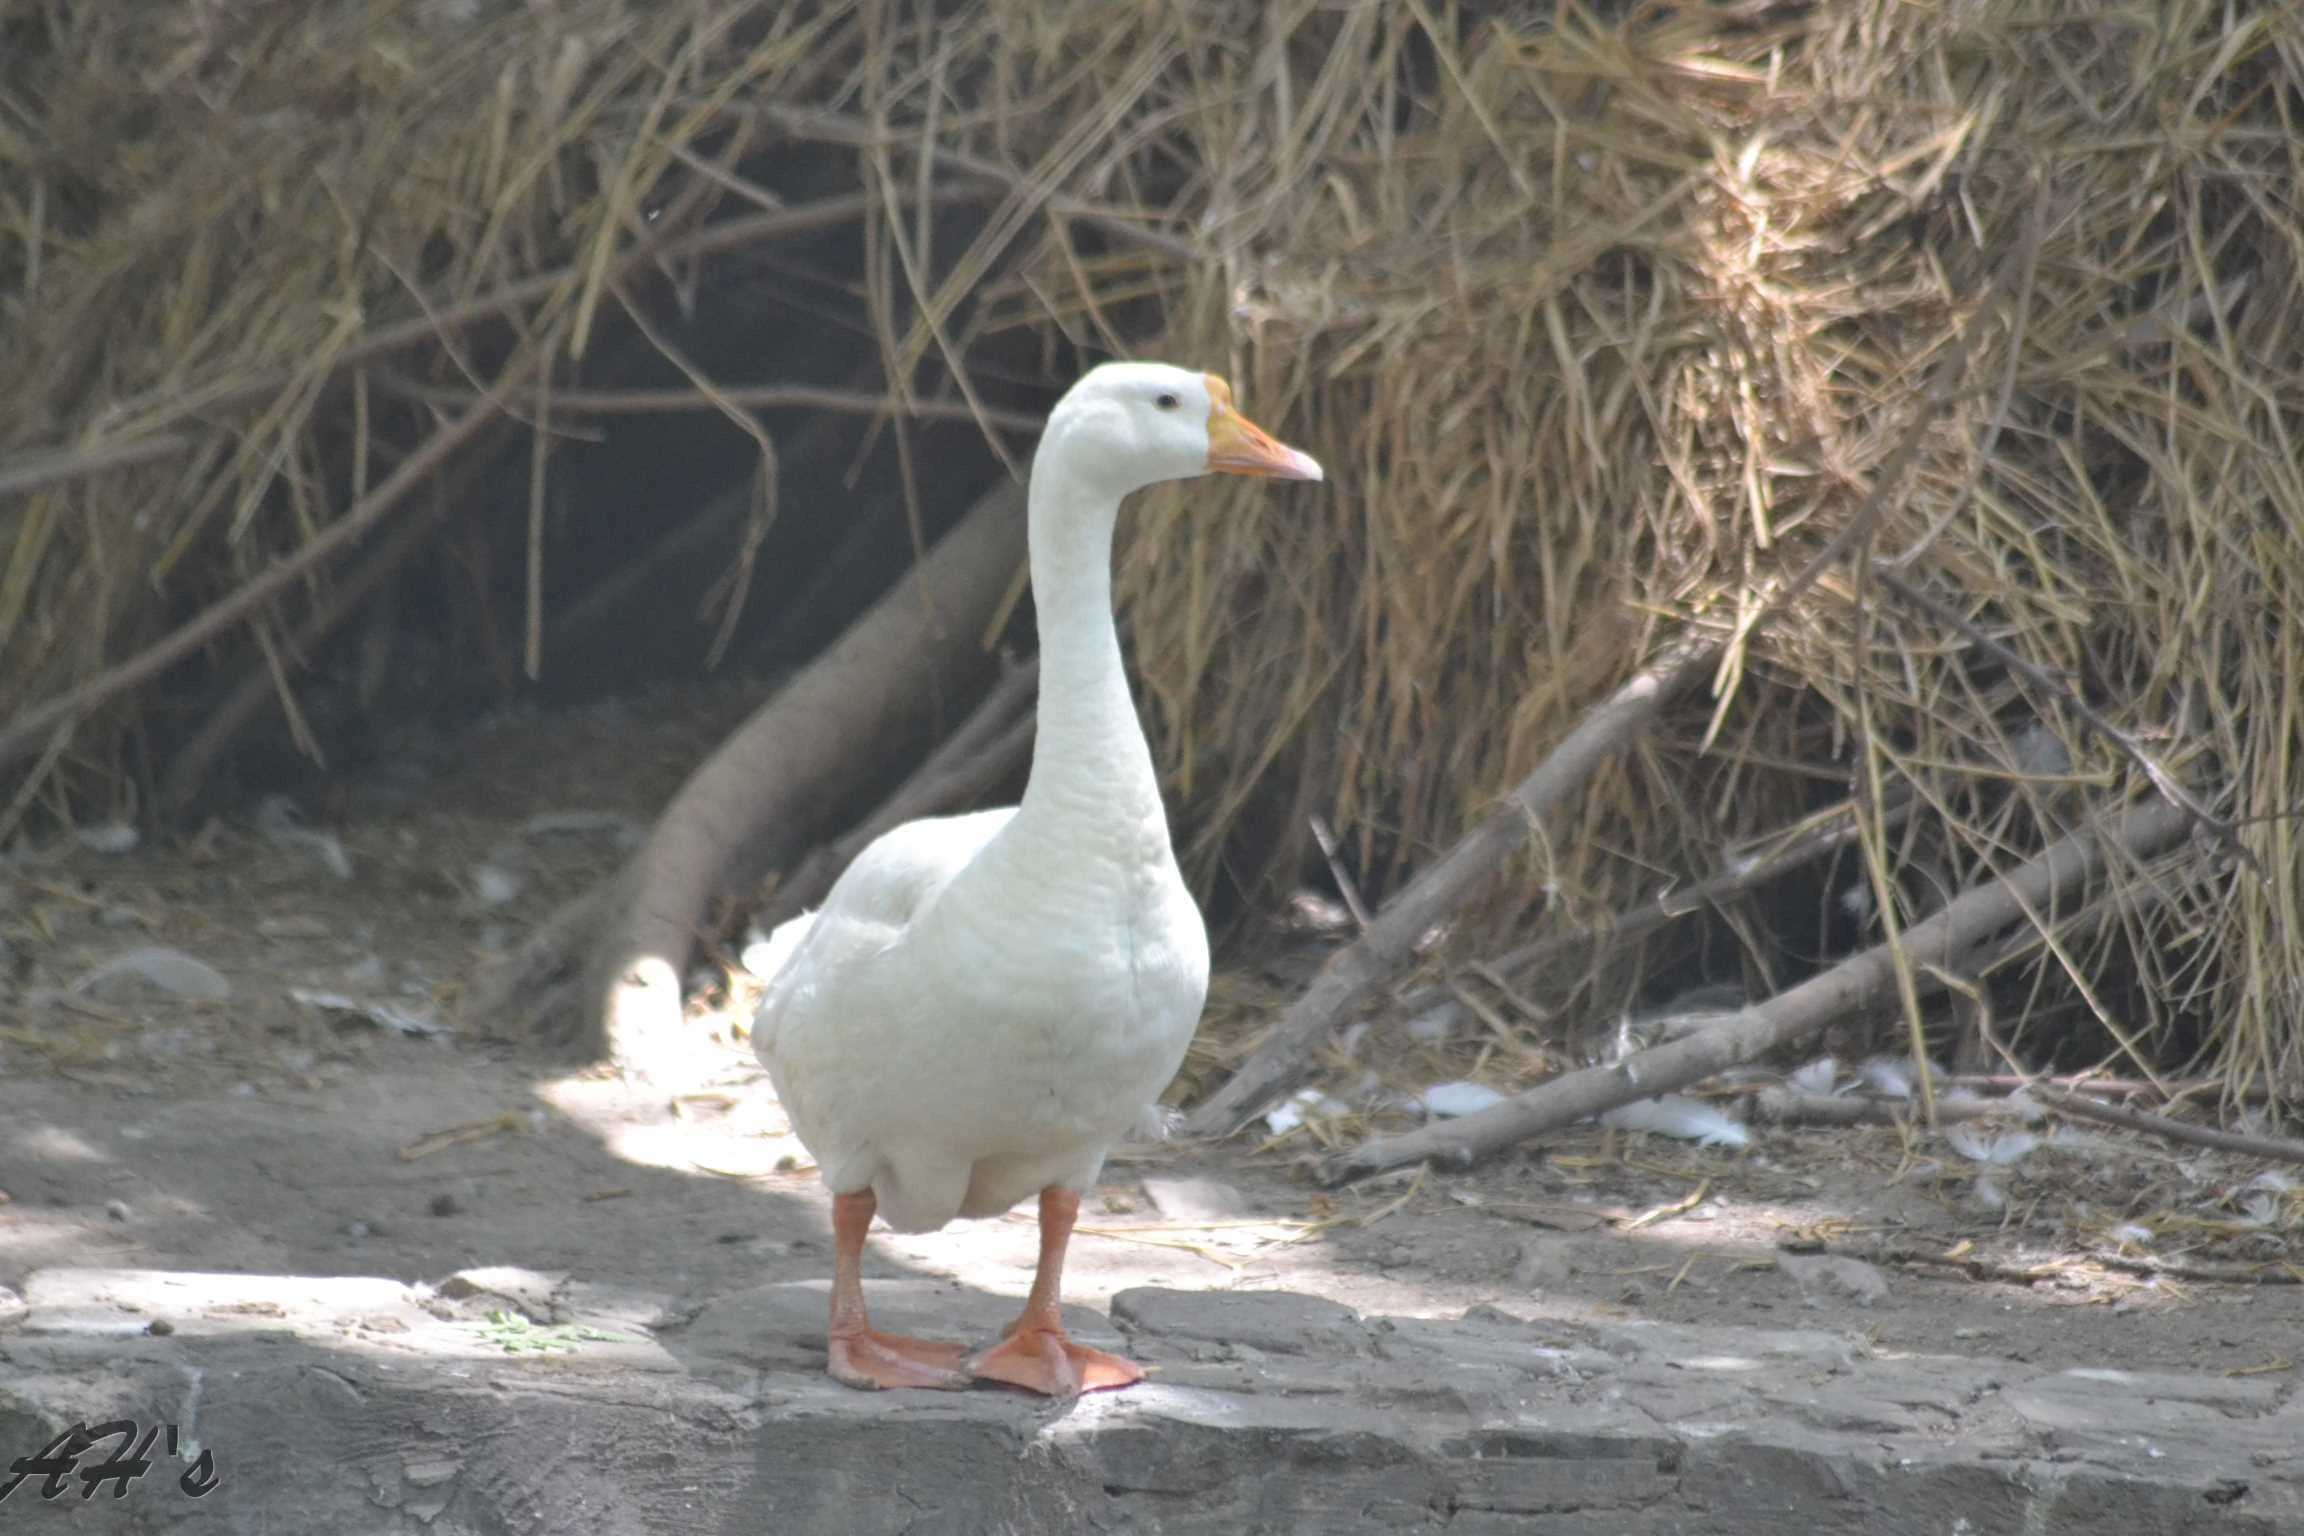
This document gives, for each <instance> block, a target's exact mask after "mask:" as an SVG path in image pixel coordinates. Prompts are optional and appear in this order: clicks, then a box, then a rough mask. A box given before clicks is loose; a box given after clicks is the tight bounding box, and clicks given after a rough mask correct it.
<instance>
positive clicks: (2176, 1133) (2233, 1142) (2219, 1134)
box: [2032, 1086, 2304, 1163]
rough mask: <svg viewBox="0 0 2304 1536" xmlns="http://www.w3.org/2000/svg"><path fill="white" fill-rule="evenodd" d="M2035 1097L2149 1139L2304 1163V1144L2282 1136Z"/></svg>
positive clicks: (2039, 1091)
mask: <svg viewBox="0 0 2304 1536" xmlns="http://www.w3.org/2000/svg"><path fill="white" fill-rule="evenodd" d="M2032 1097H2034V1098H2035V1099H2038V1100H2039V1101H2040V1103H2041V1104H2042V1105H2043V1106H2044V1107H2046V1108H2048V1109H2052V1110H2054V1111H2055V1112H2056V1113H2057V1114H2060V1115H2069V1116H2071V1117H2072V1118H2073V1119H2075V1120H2093V1121H2095V1122H2096V1123H2097V1124H2098V1125H2116V1126H2119V1127H2120V1128H2121V1129H2122V1130H2127V1131H2139V1132H2142V1133H2143V1134H2144V1135H2146V1136H2158V1137H2160V1138H2162V1139H2163V1140H2166V1141H2180V1142H2183V1143H2185V1144H2186V1145H2187V1146H2194V1147H2212V1148H2214V1149H2215V1150H2216V1151H2219V1152H2237V1153H2239V1154H2240V1155H2241V1156H2243V1157H2264V1158H2271V1159H2273V1160H2275V1161H2278V1162H2283V1163H2304V1141H2290V1140H2288V1139H2287V1138H2286V1137H2282V1136H2249V1135H2246V1134H2243V1133H2242V1132H2239V1131H2219V1130H2217V1129H2216V1128H2215V1127H2213V1126H2207V1125H2192V1124H2190V1123H2188V1122H2186V1121H2183V1120H2173V1119H2170V1118H2169V1117H2168V1116H2166V1115H2155V1114H2152V1113H2150V1112H2148V1111H2146V1110H2141V1109H2120V1108H2116V1107H2115V1106H2113V1105H2110V1104H2099V1103H2097V1102H2096V1101H2095V1100H2094V1099H2091V1098H2087V1097H2085V1096H2083V1095H2081V1094H2077V1093H2066V1092H2064V1091H2063V1090H2061V1089H2057V1088H2049V1087H2045V1086H2036V1087H2034V1088H2033V1090H2032Z"/></svg>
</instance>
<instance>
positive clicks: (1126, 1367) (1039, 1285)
mask: <svg viewBox="0 0 2304 1536" xmlns="http://www.w3.org/2000/svg"><path fill="white" fill-rule="evenodd" d="M1079 1217H1080V1196H1079V1193H1078V1192H1077V1191H1075V1190H1069V1189H1044V1190H1042V1191H1041V1192H1040V1267H1039V1269H1038V1270H1037V1271H1036V1272H1035V1273H1034V1274H1033V1276H1032V1294H1031V1295H1030V1296H1029V1297H1027V1298H1025V1302H1024V1313H1023V1315H1022V1316H1021V1317H1019V1318H1017V1319H1016V1321H1014V1322H1013V1323H1010V1324H1009V1325H1008V1328H1007V1331H1006V1332H1005V1333H1003V1334H1002V1335H1001V1338H1000V1342H999V1343H997V1344H995V1345H993V1346H991V1347H990V1348H989V1349H986V1350H982V1351H980V1352H979V1353H978V1354H977V1355H976V1357H975V1358H974V1359H973V1360H970V1361H969V1362H968V1369H969V1370H971V1371H973V1372H974V1373H975V1374H976V1375H977V1376H978V1377H979V1378H981V1379H982V1380H985V1381H1004V1382H1006V1383H1008V1384H1009V1385H1010V1386H1014V1387H1022V1388H1024V1389H1025V1390H1026V1391H1030V1392H1039V1393H1044V1394H1045V1395H1047V1396H1049V1397H1072V1396H1075V1395H1077V1394H1079V1393H1082V1392H1099V1391H1102V1390H1104V1389H1105V1388H1107V1387H1125V1386H1130V1385H1132V1384H1134V1383H1136V1382H1139V1381H1142V1380H1143V1379H1144V1368H1143V1367H1142V1366H1140V1365H1138V1364H1136V1363H1135V1362H1134V1361H1133V1360H1123V1359H1121V1358H1120V1357H1119V1356H1118V1355H1108V1354H1106V1353H1105V1352H1104V1351H1103V1350H1100V1349H1090V1348H1089V1347H1088V1346H1087V1345H1085V1344H1076V1343H1074V1342H1073V1341H1072V1339H1071V1338H1070V1337H1069V1336H1068V1335H1066V1333H1065V1332H1064V1317H1063V1313H1062V1311H1061V1310H1060V1305H1059V1301H1060V1293H1061V1292H1062V1290H1063V1286H1064V1249H1065V1245H1066V1244H1067V1243H1069V1242H1070V1241H1071V1238H1072V1224H1073V1223H1074V1222H1075V1221H1077V1220H1079Z"/></svg>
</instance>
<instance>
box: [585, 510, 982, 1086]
mask: <svg viewBox="0 0 2304 1536" xmlns="http://www.w3.org/2000/svg"><path fill="white" fill-rule="evenodd" d="M1024 556H1025V550H1024V488H1023V487H1022V486H1021V485H1018V484H1014V483H1011V482H1007V481H1003V482H1001V483H1000V484H999V485H997V486H995V487H994V488H993V489H992V490H991V491H989V492H987V493H986V494H985V495H984V496H983V497H982V498H981V499H980V500H979V501H978V502H977V503H976V505H975V507H974V508H973V509H972V510H971V511H970V512H969V513H968V515H967V516H966V517H965V518H963V519H961V521H960V523H959V525H958V526H957V527H955V528H954V529H953V530H952V531H951V532H950V533H947V534H946V535H945V536H944V537H943V539H942V540H940V541H939V542H938V543H937V545H936V547H935V548H934V549H933V550H931V551H930V552H929V554H928V556H927V557H926V558H925V559H923V560H922V561H920V563H919V564H917V565H915V566H914V567H913V568H912V570H911V571H910V572H909V573H908V574H907V575H906V576H905V577H904V579H903V580H902V581H901V582H899V583H897V585H896V586H895V588H894V589H893V590H891V591H890V592H889V593H888V594H887V595H886V596H884V597H882V598H881V599H880V600H879V602H877V603H875V604H874V605H873V606H872V608H871V609H870V610H869V611H868V612H866V613H865V615H864V616H863V617H862V618H860V619H858V620H857V621H856V622H855V623H854V624H853V625H851V626H850V627H849V629H848V631H847V633H846V634H844V635H842V636H841V637H840V639H839V641H838V642H837V643H835V644H834V645H833V646H832V647H831V648H830V649H828V650H826V651H825V652H824V653H823V654H822V655H820V656H818V657H817V658H816V659H815V660H814V661H812V662H810V663H809V664H808V665H807V667H805V668H804V669H802V670H801V671H800V673H799V674H798V675H796V676H795V677H794V678H793V679H792V680H791V681H790V682H788V683H786V684H785V685H784V687H783V688H781V689H780V690H778V692H777V694H776V696H775V697H774V698H772V699H770V700H769V701H768V702H767V703H766V704H765V705H763V706H762V707H761V708H760V709H759V710H758V711H757V712H755V713H754V714H753V716H752V718H751V719H750V720H748V721H746V722H745V724H744V725H743V727H742V728H741V729H739V730H738V731H737V732H736V733H735V734H734V735H732V736H730V737H729V738H728V740H727V741H725V742H723V743H722V744H721V745H720V747H719V748H718V749H717V750H716V751H714V752H713V754H712V755H711V756H710V757H709V758H707V759H706V760H705V761H704V762H703V764H702V765H700V766H699V767H698V768H697V770H696V771H695V772H694V773H693V774H691V775H690V776H689V778H688V781H687V783H686V784H684V785H682V786H681V788H680V791H679V793H678V794H676V795H674V796H673V798H672V802H671V803H670V804H669V805H667V806H666V807H665V808H664V812H663V814H662V815H661V816H659V817H658V818H657V821H656V825H655V828H654V830H653V831H651V832H650V834H649V837H648V841H647V842H646V843H645V844H644V845H643V846H642V847H641V848H640V850H639V852H638V853H637V854H635V855H634V856H633V859H632V861H631V863H630V864H628V865H627V866H626V869H625V873H624V875H623V876H622V877H620V879H619V881H618V895H617V898H616V911H617V916H616V917H615V919H614V921H613V923H612V925H611V928H610V931H609V933H608V934H607V936H606V942H605V943H604V944H603V945H602V947H601V951H600V965H599V968H598V969H597V970H596V971H595V972H594V981H593V985H592V987H591V989H590V996H591V998H592V999H594V1000H595V1001H596V1006H595V1007H592V1008H589V1009H587V1010H586V1016H585V1017H584V1018H582V1019H580V1020H579V1021H578V1027H579V1030H580V1032H581V1034H580V1039H581V1041H582V1043H583V1044H584V1045H585V1046H586V1048H587V1049H589V1050H593V1051H599V1050H602V1049H605V1051H606V1053H607V1054H608V1056H609V1057H610V1059H612V1060H613V1061H614V1062H615V1063H616V1064H617V1065H618V1066H620V1067H622V1068H624V1069H626V1070H628V1071H642V1070H644V1069H645V1063H646V1058H647V1056H648V1054H649V1052H650V1050H651V1049H652V1048H653V1047H655V1046H656V1045H657V1044H658V1043H664V1044H670V1043H672V1042H674V1041H676V1040H677V1039H678V1038H679V1035H680V1032H681V1028H682V1020H681V990H680V977H681V973H682V970H683V969H684V968H685V966H686V964H687V960H688V956H689V952H690V950H691V949H692V948H693V947H694V945H695V942H696V931H697V928H698V926H699V924H700V923H701V922H702V920H703V917H704V913H705V910H706V908H707V907H709V905H710V904H711V901H712V898H713V897H714V895H716V894H719V893H722V892H726V891H730V890H736V889H742V888H745V887H748V886H749V885H750V884H751V883H752V882H753V881H755V880H757V879H758V878H759V877H760V875H761V874H762V873H763V872H764V871H765V870H767V869H769V868H771V867H773V866H774V865H776V864H778V863H780V862H782V861H783V860H785V859H789V858H792V857H794V856H795V855H797V854H798V853H800V852H801V851H802V850H803V849H805V848H806V847H807V846H808V845H809V843H810V842H811V841H812V840H814V839H815V838H817V837H820V836H821V835H822V834H823V832H824V830H825V827H826V825H827V823H829V822H833V821H834V820H835V819H836V818H837V817H838V816H839V815H841V814H842V813H843V812H844V811H845V810H846V809H847V807H848V806H849V805H850V803H851V802H852V800H853V797H854V796H855V795H856V793H857V791H858V790H859V789H860V788H868V787H869V786H868V785H861V784H859V782H858V776H857V773H856V765H857V764H858V763H870V762H876V761H883V760H885V759H886V757H887V756H888V754H889V752H890V751H891V750H892V748H893V747H894V746H895V745H896V744H897V742H898V741H899V740H900V739H901V738H902V737H903V736H904V735H905V734H906V733H907V732H910V731H916V730H918V729H919V728H920V727H921V725H922V724H923V723H924V720H925V718H926V717H927V716H928V715H929V714H930V712H931V711H933V710H934V709H935V708H936V707H937V705H938V703H939V702H940V701H943V700H948V699H952V698H955V697H961V698H965V697H967V696H968V695H969V694H971V693H972V692H974V690H975V689H976V688H977V687H978V686H979V680H980V679H981V678H982V677H983V675H984V674H985V673H987V672H989V671H990V670H991V668H992V664H993V658H992V656H991V655H990V654H989V653H988V652H987V651H986V650H985V649H984V647H983V645H982V644H981V643H980V641H979V636H980V635H981V634H982V632H983V628H984V625H985V622H986V619H987V617H988V616H989V615H990V614H991V613H992V612H993V611H994V610H995V609H996V608H997V607H998V605H999V604H1000V602H1001V600H1002V599H1003V598H1004V597H1005V596H1006V594H1007V591H1008V588H1009V586H1010V584H1011V582H1012V581H1013V579H1014V577H1015V574H1016V571H1017V568H1018V567H1019V566H1020V565H1021V564H1022V563H1023V561H1024Z"/></svg>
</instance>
